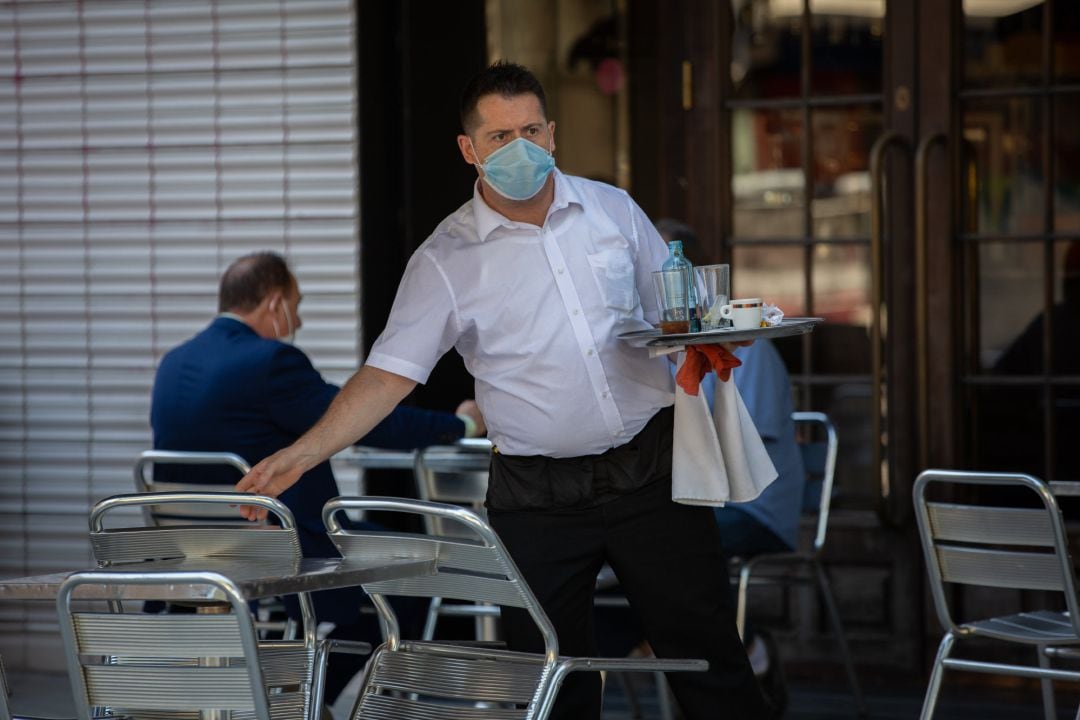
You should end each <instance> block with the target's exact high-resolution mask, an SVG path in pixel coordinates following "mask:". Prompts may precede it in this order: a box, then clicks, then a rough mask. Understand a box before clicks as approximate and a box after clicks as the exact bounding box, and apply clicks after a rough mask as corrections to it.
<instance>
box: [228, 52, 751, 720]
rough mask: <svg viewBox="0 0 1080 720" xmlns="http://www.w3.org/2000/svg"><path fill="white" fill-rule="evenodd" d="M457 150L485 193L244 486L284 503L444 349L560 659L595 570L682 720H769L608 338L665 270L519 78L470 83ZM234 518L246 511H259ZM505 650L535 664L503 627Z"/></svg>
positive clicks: (652, 418)
mask: <svg viewBox="0 0 1080 720" xmlns="http://www.w3.org/2000/svg"><path fill="white" fill-rule="evenodd" d="M461 116H462V127H463V129H464V133H463V134H462V135H459V136H458V146H459V148H460V150H461V154H462V156H463V157H464V159H465V161H466V162H468V163H470V164H472V165H475V166H476V167H477V172H478V174H479V176H480V179H479V180H478V181H477V183H476V186H475V189H474V192H473V197H472V200H471V201H469V202H467V203H465V205H463V206H462V207H461V208H459V209H458V210H457V211H456V212H454V213H453V214H451V215H450V216H449V217H448V218H446V219H445V220H444V221H443V222H442V223H441V224H440V225H439V226H438V227H437V228H436V229H435V232H434V233H432V235H431V237H429V238H428V239H427V241H425V242H424V244H423V245H421V246H420V247H419V248H418V249H417V251H416V253H415V254H414V255H413V257H412V259H411V260H410V261H409V264H408V267H407V268H406V270H405V275H404V277H403V278H402V281H401V285H400V287H399V288H398V294H397V298H396V299H395V301H394V307H393V309H392V311H391V313H390V318H389V321H388V322H387V325H386V329H385V330H384V331H383V333H382V335H381V336H380V337H379V339H378V340H377V341H376V343H375V345H374V347H373V348H372V350H371V353H370V355H369V357H368V359H367V362H366V363H365V364H364V366H363V367H362V368H361V369H360V370H359V371H358V372H357V373H356V374H355V375H354V376H353V377H352V379H351V380H349V382H348V383H347V384H346V385H345V387H344V388H343V389H342V391H341V393H340V394H339V395H338V397H337V398H336V399H335V401H334V403H333V405H332V406H331V407H330V409H329V410H328V411H327V413H326V415H325V416H324V417H323V419H322V420H320V421H319V423H318V424H317V425H316V426H315V427H314V428H312V430H311V431H310V432H308V433H307V434H306V435H304V437H302V438H300V439H299V440H298V441H297V442H296V443H295V444H294V445H293V446H291V447H289V448H287V449H285V450H283V451H281V452H280V453H277V454H276V455H274V456H272V457H270V458H267V459H266V460H265V461H263V462H261V463H259V464H258V465H257V466H256V467H255V468H254V469H253V470H252V472H251V473H250V474H249V475H248V476H246V477H245V478H244V479H243V480H242V481H241V482H240V483H239V485H238V486H237V487H238V489H240V490H248V491H254V492H261V493H265V494H270V495H277V494H278V493H280V492H282V491H283V490H285V489H286V488H288V487H289V486H291V485H292V484H293V483H295V482H296V480H297V479H298V478H299V476H300V475H301V474H302V473H303V472H304V471H306V470H307V469H309V468H310V467H312V466H313V465H315V464H316V463H318V462H320V461H321V460H323V459H325V458H326V457H328V456H330V455H332V454H333V453H335V452H337V451H338V450H340V449H342V448H344V447H346V446H347V445H349V444H350V443H351V442H353V441H355V439H356V438H357V437H360V436H361V435H363V434H364V433H366V432H367V431H368V429H369V428H370V427H371V426H373V425H374V424H375V423H377V422H378V421H379V419H380V418H382V417H383V416H384V415H385V414H386V413H388V412H389V411H390V410H391V409H392V408H393V407H394V406H395V405H396V404H397V403H398V402H399V401H400V400H401V399H402V398H404V397H405V396H406V395H407V394H408V393H409V391H410V390H411V389H412V388H413V387H414V386H415V384H416V383H418V382H425V381H426V380H427V378H428V375H429V373H430V372H431V370H432V368H433V367H434V365H435V363H436V361H437V360H438V359H439V358H440V357H441V356H442V355H443V353H445V352H446V351H447V350H449V349H450V348H451V347H453V348H455V349H456V350H457V351H458V352H459V353H460V354H461V356H462V357H463V358H464V360H465V365H466V367H467V368H468V369H469V372H471V373H472V374H473V376H474V377H475V378H476V400H477V403H478V404H479V406H480V410H481V412H482V413H483V415H484V418H485V420H486V422H487V426H488V429H489V436H490V438H491V439H492V441H493V443H494V445H495V448H496V452H495V453H494V456H493V460H492V468H491V479H490V485H489V489H488V498H487V506H488V510H489V517H490V520H491V523H492V525H493V526H494V527H495V529H496V530H497V531H498V533H499V535H500V537H501V538H502V539H503V540H504V542H506V544H507V546H508V547H509V549H510V552H511V554H512V555H513V557H514V560H515V562H516V563H517V564H518V566H519V567H520V568H521V570H522V572H523V573H524V575H525V577H526V579H527V580H528V582H529V585H530V587H531V588H532V590H533V592H534V593H535V594H536V596H537V598H538V600H539V601H540V603H541V605H542V606H543V607H544V609H545V611H546V612H547V614H548V615H549V616H550V617H551V620H552V622H553V623H554V625H555V628H556V630H557V632H558V635H559V643H560V648H561V650H562V651H563V652H565V653H566V654H568V655H589V654H592V653H593V652H594V647H595V642H594V638H593V626H592V602H593V597H592V596H593V588H594V584H595V579H596V574H597V572H598V571H599V569H600V567H601V565H602V564H603V563H604V562H605V561H607V562H609V563H610V564H611V566H612V568H614V570H615V572H616V574H617V575H618V576H619V579H620V581H621V584H622V587H623V588H624V590H625V591H626V594H627V596H628V597H629V598H630V601H631V603H632V604H633V606H634V607H635V609H636V610H637V612H638V613H639V615H640V616H641V619H642V621H643V624H644V627H645V632H646V636H647V638H648V640H649V642H650V643H651V644H652V647H653V649H654V651H655V652H656V654H657V655H658V656H661V657H702V658H706V659H707V660H708V661H709V664H710V670H709V672H707V673H675V674H672V675H671V677H670V681H671V686H672V689H673V690H674V692H675V695H676V697H677V698H678V700H679V703H680V705H681V706H682V709H683V713H684V715H685V716H686V718H687V719H688V720H704V719H705V718H715V717H717V716H719V715H720V714H721V713H722V714H723V716H724V717H725V718H747V719H748V720H749V719H751V718H752V719H754V720H757V719H758V718H762V717H765V716H766V714H767V711H766V710H765V708H764V705H763V700H762V697H761V693H760V690H759V689H758V687H757V684H756V682H755V680H754V677H753V673H752V671H751V669H750V665H749V662H748V661H747V658H746V654H745V651H744V649H743V647H742V643H741V641H740V640H739V637H738V633H737V632H736V629H735V623H734V613H733V609H732V607H731V604H730V592H729V589H728V587H727V576H726V573H725V567H724V563H723V558H722V557H721V555H720V552H719V548H720V540H719V537H718V534H717V530H716V523H715V521H714V519H713V515H712V511H711V510H710V509H709V508H701V507H690V506H685V505H677V504H675V503H673V502H672V501H671V446H672V437H671V436H672V410H671V405H672V403H673V401H674V394H673V384H672V380H671V376H670V374H669V371H668V367H667V362H668V361H667V360H664V359H650V358H649V355H648V352H647V351H646V350H643V349H635V348H631V347H630V346H629V345H627V344H625V343H623V342H621V341H619V340H618V338H617V336H618V335H619V334H620V333H623V332H627V331H631V330H640V329H645V328H649V327H651V322H650V321H653V320H655V319H656V307H655V300H654V298H653V293H652V289H651V285H650V283H651V280H650V273H651V272H652V271H653V270H657V269H659V268H660V265H661V264H662V263H663V260H664V258H665V257H666V255H667V251H666V248H665V246H664V243H663V242H662V241H661V239H660V237H659V235H658V234H657V233H656V230H655V229H654V228H653V226H652V225H651V223H650V222H649V221H648V219H647V218H646V217H645V215H644V213H642V211H641V209H640V208H638V206H637V205H636V204H635V203H634V202H633V200H631V199H630V197H629V196H628V195H627V194H626V193H625V192H623V191H622V190H619V189H617V188H613V187H611V186H608V185H605V184H603V183H598V182H593V181H589V180H584V179H581V178H575V177H569V176H566V175H563V174H562V173H560V172H559V171H558V170H556V169H555V163H554V158H553V153H554V150H555V137H554V131H555V123H553V122H549V121H548V120H547V114H546V106H545V100H544V92H543V89H542V88H541V86H540V84H539V82H538V81H537V80H536V78H535V77H534V76H533V75H532V74H531V73H530V72H529V71H528V70H526V69H525V68H523V67H521V66H518V65H513V64H509V63H496V64H495V65H493V66H491V67H490V68H488V69H487V70H485V71H484V72H482V73H480V74H479V75H477V76H476V77H475V78H474V79H473V80H472V81H470V83H469V85H468V87H467V88H466V89H465V92H464V95H463V98H462V107H461ZM245 512H248V513H254V512H255V511H254V510H253V509H245ZM503 629H504V633H505V635H506V639H507V642H508V644H509V645H510V647H511V648H514V649H522V650H537V649H542V644H541V643H540V638H539V634H538V633H535V629H534V628H532V626H531V623H529V622H527V621H525V620H524V618H523V616H522V614H521V611H514V610H511V609H506V610H504V614H503ZM552 717H557V718H567V719H570V718H572V719H573V720H582V719H593V718H599V717H600V681H599V678H598V677H597V676H596V675H595V674H594V673H576V674H574V675H571V676H570V678H569V679H568V680H567V682H566V684H565V685H564V688H563V690H562V691H561V693H560V700H559V702H558V704H557V706H556V710H555V714H553V715H552Z"/></svg>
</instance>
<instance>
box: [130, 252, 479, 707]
mask: <svg viewBox="0 0 1080 720" xmlns="http://www.w3.org/2000/svg"><path fill="white" fill-rule="evenodd" d="M300 300H301V295H300V288H299V285H298V284H297V281H296V278H295V277H294V276H293V274H292V272H291V271H290V270H289V268H288V266H287V265H286V263H285V260H284V259H283V258H282V257H281V256H279V255H277V254H275V253H270V252H260V253H254V254H251V255H246V256H244V257H242V258H240V259H238V260H237V261H235V262H234V263H233V264H232V265H230V266H229V268H228V269H227V270H226V271H225V274H224V275H223V276H222V279H221V288H220V293H219V297H218V310H219V315H218V316H217V317H216V318H215V319H214V320H213V322H211V323H210V325H209V326H208V327H207V328H206V329H204V330H203V331H202V332H200V333H199V334H198V335H196V336H195V337H193V338H191V339H190V340H188V341H186V342H184V343H182V344H181V345H179V346H178V347H176V348H174V349H173V350H171V351H170V352H169V353H168V354H166V355H165V357H164V358H163V359H162V361H161V365H160V367H159V368H158V371H157V377H156V379H155V382H154V391H153V400H152V404H151V409H150V423H151V425H152V427H153V432H154V447H155V448H156V449H160V450H193V451H208V452H232V453H236V454H237V455H239V456H240V457H242V458H244V459H245V460H246V461H247V462H248V463H250V464H252V465H254V464H255V463H257V462H259V461H260V460H262V459H263V458H265V457H267V456H268V455H271V454H273V453H274V452H277V451H278V450H280V449H281V448H284V447H287V446H289V445H290V444H291V443H292V442H293V441H295V440H296V439H297V438H298V437H300V436H301V435H303V434H304V432H305V431H306V430H308V429H309V428H310V427H311V426H312V425H314V424H315V421H316V420H318V419H319V418H320V417H322V415H323V413H325V412H326V409H327V407H329V405H330V402H331V401H332V400H333V399H334V397H335V396H336V395H337V393H338V390H339V388H338V387H337V386H335V385H332V384H330V383H328V382H326V381H325V380H324V379H323V378H322V376H321V375H319V373H318V372H317V371H316V370H315V368H314V367H313V366H312V364H311V361H310V360H309V359H308V357H307V355H305V354H304V353H303V352H302V351H300V350H299V349H297V348H296V347H294V346H293V345H292V344H291V342H292V338H293V335H294V334H295V333H296V331H297V330H299V329H300V327H301V321H300V315H299V305H300ZM457 410H458V414H457V415H456V416H455V415H454V414H451V413H445V412H433V411H429V410H420V409H416V408H410V407H398V408H397V409H395V410H394V411H393V412H392V413H391V414H390V415H389V416H388V417H387V418H386V419H385V420H384V421H383V422H382V423H380V424H379V425H377V426H376V427H375V428H374V429H373V430H372V431H371V432H370V433H368V434H367V435H366V436H365V437H364V438H362V440H361V442H362V444H364V445H371V446H375V447H381V448H388V449H397V450H411V449H414V448H418V447H423V446H426V445H433V444H440V443H452V442H454V441H456V440H457V439H458V438H461V437H463V436H474V435H481V434H484V433H485V432H486V430H485V427H484V421H483V419H482V418H481V416H480V413H479V410H478V409H477V407H476V403H474V402H473V401H471V400H468V401H465V402H463V403H461V405H460V406H459V407H458V409H457ZM155 479H157V480H160V481H166V482H205V483H222V484H233V483H235V482H236V479H237V478H236V472H235V471H234V470H232V469H230V468H225V467H214V466H208V467H204V468H197V469H196V468H192V467H191V466H182V465H161V466H159V467H157V468H156V469H155ZM339 494H340V492H339V491H338V486H337V482H336V481H335V479H334V475H333V472H332V471H331V469H330V463H329V462H324V463H322V464H321V465H318V466H316V467H315V468H313V469H312V470H311V471H310V472H308V473H307V474H306V475H305V476H304V482H302V483H297V484H296V485H295V486H294V487H292V488H290V490H289V491H287V492H285V493H283V494H282V495H281V498H280V499H281V500H282V501H283V502H284V503H285V505H286V506H287V507H288V508H289V509H290V510H291V511H292V513H293V515H294V516H295V517H296V524H297V527H298V530H299V536H300V545H301V548H302V549H303V552H304V555H306V556H309V557H337V556H338V554H337V551H336V549H335V548H334V545H333V543H331V542H330V540H329V539H328V538H327V537H326V531H325V529H324V527H323V523H322V508H323V505H324V504H325V503H326V501H327V500H329V499H331V498H333V497H336V496H337V495H339ZM314 601H315V611H316V616H317V617H318V619H319V620H320V621H325V622H332V623H335V625H337V627H336V628H335V630H334V632H333V633H332V634H331V637H337V638H350V639H356V640H366V641H368V642H372V641H374V642H375V643H377V642H378V641H379V638H378V628H377V626H376V623H375V621H374V620H373V617H372V616H365V617H364V618H361V616H360V607H361V604H362V603H364V602H367V600H366V598H365V596H364V594H363V591H362V590H360V589H359V588H356V589H352V588H348V589H344V590H337V591H327V592H321V593H316V594H315V596H314ZM294 612H295V605H294ZM363 660H364V659H363V658H362V657H359V656H353V655H338V656H333V657H332V661H331V663H330V666H329V669H328V672H327V695H326V697H327V702H330V703H332V702H333V700H334V698H336V697H337V695H338V693H340V691H341V690H342V688H344V686H345V685H346V683H347V682H348V681H349V678H350V677H351V676H352V674H354V673H355V672H356V671H357V670H359V669H360V667H362V665H363Z"/></svg>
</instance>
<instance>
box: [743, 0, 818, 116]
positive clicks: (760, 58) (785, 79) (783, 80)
mask: <svg viewBox="0 0 1080 720" xmlns="http://www.w3.org/2000/svg"><path fill="white" fill-rule="evenodd" d="M787 5H797V6H798V12H791V11H790V9H788V8H786V7H784V6H787ZM778 6H780V7H778ZM731 11H732V15H733V17H734V23H733V32H732V38H731V84H732V89H733V91H734V95H735V97H737V98H742V99H760V98H778V97H798V96H799V93H800V92H801V88H800V87H799V84H800V68H801V67H802V50H801V48H802V30H801V23H802V20H801V15H802V0H795V2H794V3H792V2H790V1H788V2H776V0H731Z"/></svg>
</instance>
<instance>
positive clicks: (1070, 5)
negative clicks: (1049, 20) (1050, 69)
mask: <svg viewBox="0 0 1080 720" xmlns="http://www.w3.org/2000/svg"><path fill="white" fill-rule="evenodd" d="M1053 25H1054V77H1055V79H1056V80H1057V82H1061V83H1075V82H1077V81H1080V13H1078V12H1076V3H1074V2H1057V3H1054V20H1053Z"/></svg>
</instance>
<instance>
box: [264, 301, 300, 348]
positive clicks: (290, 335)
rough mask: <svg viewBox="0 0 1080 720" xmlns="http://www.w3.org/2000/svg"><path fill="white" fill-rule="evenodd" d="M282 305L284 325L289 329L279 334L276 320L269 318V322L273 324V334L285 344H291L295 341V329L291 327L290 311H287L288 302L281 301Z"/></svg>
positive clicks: (279, 330)
mask: <svg viewBox="0 0 1080 720" xmlns="http://www.w3.org/2000/svg"><path fill="white" fill-rule="evenodd" d="M282 307H284V308H285V325H286V326H287V327H288V329H289V331H288V332H287V333H285V334H284V335H282V334H281V329H280V328H279V327H278V324H277V320H275V319H274V318H270V322H271V323H272V324H273V326H274V335H277V339H278V340H279V341H281V342H283V343H285V344H286V345H292V344H293V343H294V342H296V330H295V329H294V328H293V321H292V313H291V312H289V304H288V303H286V302H284V301H282Z"/></svg>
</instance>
